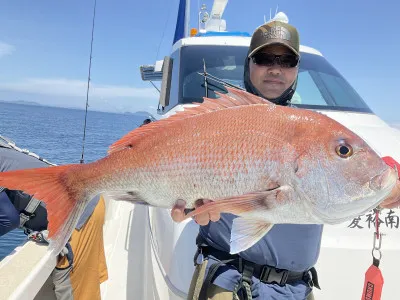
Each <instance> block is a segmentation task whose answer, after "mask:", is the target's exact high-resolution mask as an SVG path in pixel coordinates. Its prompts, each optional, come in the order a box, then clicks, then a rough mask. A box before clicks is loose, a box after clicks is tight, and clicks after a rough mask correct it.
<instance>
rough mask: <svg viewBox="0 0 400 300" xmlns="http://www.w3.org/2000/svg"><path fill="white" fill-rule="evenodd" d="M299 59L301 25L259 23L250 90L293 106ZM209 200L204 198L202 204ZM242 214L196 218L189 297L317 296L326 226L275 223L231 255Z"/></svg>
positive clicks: (179, 214) (177, 214)
mask: <svg viewBox="0 0 400 300" xmlns="http://www.w3.org/2000/svg"><path fill="white" fill-rule="evenodd" d="M299 59H300V53H299V35H298V32H297V30H296V28H294V27H293V26H291V25H289V24H286V23H281V22H278V21H275V22H270V23H268V24H264V25H262V26H260V27H258V28H257V29H256V30H255V32H254V33H253V36H252V40H251V45H250V49H249V52H248V57H246V61H245V71H244V83H245V87H246V90H247V91H248V92H250V93H252V94H254V95H257V96H260V97H262V98H265V99H266V100H268V101H271V102H273V103H275V104H277V105H282V106H290V100H291V98H292V96H293V94H294V92H295V89H296V84H297V77H298V70H299ZM265 122H268V115H266V118H265ZM282 134H284V128H282ZM345 147H346V145H345V144H344V146H343V149H341V150H340V151H343V155H344V156H346V155H348V152H349V151H350V150H348V149H346V148H345ZM271 188H273V186H271ZM209 202H211V200H202V201H199V202H198V206H201V205H203V204H206V203H209ZM184 208H185V201H183V200H179V201H177V203H176V205H175V207H174V208H173V210H172V212H171V215H172V218H173V219H174V220H175V221H177V222H179V221H181V220H183V218H184V217H185V213H184ZM236 217H237V216H235V215H233V214H221V213H220V212H219V210H218V209H216V210H210V211H208V212H205V213H202V214H198V215H196V216H195V217H194V219H195V221H196V222H197V223H198V224H199V225H202V226H200V230H199V235H198V237H197V245H198V252H197V253H196V255H195V262H196V269H195V272H194V275H193V278H192V283H191V286H190V290H189V297H188V299H232V297H233V295H234V294H235V295H246V296H247V298H246V299H251V298H253V299H293V300H300V299H314V297H313V292H312V288H313V286H316V287H318V288H319V286H318V278H317V276H316V275H317V273H316V271H315V269H314V268H313V266H314V265H315V264H316V262H317V259H318V256H319V250H320V243H321V235H322V229H323V227H322V225H321V224H278V225H274V227H273V228H272V229H271V230H270V231H268V234H266V235H264V236H263V237H262V238H261V239H260V240H259V241H258V242H257V243H255V244H254V245H253V246H252V247H250V248H248V249H247V250H245V251H242V252H240V254H239V255H237V254H236V255H230V254H229V250H230V245H231V230H232V222H233V220H234V219H235V218H236ZM209 221H212V222H209ZM241 299H242V298H241Z"/></svg>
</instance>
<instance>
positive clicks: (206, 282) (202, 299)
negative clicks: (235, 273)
mask: <svg viewBox="0 0 400 300" xmlns="http://www.w3.org/2000/svg"><path fill="white" fill-rule="evenodd" d="M233 260H234V259H228V260H222V261H219V262H218V263H215V264H212V265H211V267H210V270H209V271H208V274H207V277H206V278H205V279H204V282H203V285H202V287H201V290H200V294H199V300H207V291H208V288H209V287H210V285H211V283H212V282H213V281H214V276H215V273H217V271H218V269H219V268H220V267H221V266H222V265H225V264H229V263H230V262H231V261H233Z"/></svg>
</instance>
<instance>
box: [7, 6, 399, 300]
mask: <svg viewBox="0 0 400 300" xmlns="http://www.w3.org/2000/svg"><path fill="white" fill-rule="evenodd" d="M186 2H187V1H185V0H182V1H181V3H180V7H179V9H180V13H179V15H178V21H177V31H176V34H175V38H174V44H173V47H172V51H171V54H170V57H171V58H172V59H173V60H170V59H168V58H167V59H164V61H159V62H156V63H155V64H154V65H146V66H142V67H141V72H142V78H143V80H151V81H161V93H160V109H159V118H166V117H168V116H170V115H172V114H174V113H175V112H176V111H178V110H182V109H184V107H185V106H191V105H192V104H190V103H191V101H190V99H192V98H197V99H201V97H203V96H204V93H205V90H206V89H205V87H206V84H205V82H204V77H203V76H200V75H199V76H198V77H196V76H195V75H196V74H197V73H198V72H200V73H201V71H202V70H203V62H201V63H199V66H201V68H200V69H199V68H197V66H195V65H196V62H195V60H194V59H193V57H196V56H197V57H199V55H200V54H201V55H202V57H203V56H204V57H205V59H204V66H205V67H206V70H207V72H209V73H210V74H212V75H214V76H216V77H218V78H219V79H223V80H225V81H228V82H230V83H232V84H235V85H241V83H240V81H241V76H242V74H243V61H244V55H245V53H246V50H247V48H248V46H249V43H250V36H249V35H246V34H243V33H238V32H236V33H230V32H227V31H226V22H225V21H224V20H223V19H222V13H223V10H224V9H225V6H226V3H227V1H226V0H220V1H215V2H214V6H213V10H212V11H211V13H210V14H207V13H206V11H205V8H204V7H203V8H202V11H201V12H200V14H199V30H198V34H197V35H196V36H189V30H188V18H186V16H187V15H188V6H187V5H186V4H187V3H186ZM224 3H225V4H224ZM185 5H186V6H185ZM278 15H279V17H280V18H283V19H286V18H287V17H286V16H285V15H284V14H282V13H279V14H277V16H278ZM202 21H203V22H202ZM301 52H302V56H303V58H304V59H303V60H302V63H301V66H300V68H301V70H300V73H299V83H298V89H297V93H296V95H295V97H294V98H293V102H294V103H296V104H298V105H299V106H300V107H301V106H302V105H303V106H304V108H306V109H314V110H317V111H319V112H321V113H324V114H327V115H328V116H329V117H331V118H333V119H335V120H337V121H339V122H340V123H342V124H344V125H345V126H347V127H348V128H350V129H351V130H353V131H354V132H356V133H357V134H359V135H360V136H361V137H363V138H364V139H365V140H366V141H367V142H368V143H369V144H370V145H371V146H372V147H373V148H374V149H375V150H376V151H377V152H378V153H379V154H380V155H381V156H391V157H393V158H394V159H395V160H396V161H400V151H398V150H399V149H400V131H399V130H397V129H394V128H391V127H390V126H389V125H388V124H387V123H385V122H384V121H383V120H381V119H380V118H379V117H378V116H376V115H375V114H374V113H373V112H371V111H370V110H369V109H368V107H367V106H366V105H365V103H363V101H362V99H361V98H360V97H359V96H358V95H355V94H356V93H355V92H354V91H353V90H352V88H351V86H350V85H349V84H348V83H347V82H346V81H345V79H344V78H342V77H341V75H340V74H338V73H337V72H336V70H334V69H333V67H331V66H330V65H329V63H327V62H326V59H325V58H323V56H322V54H321V53H320V52H319V51H317V50H316V49H313V48H310V47H307V46H301ZM221 53H225V54H221ZM213 57H214V58H221V59H220V62H221V61H222V63H221V64H220V65H218V63H216V62H213ZM171 62H173V64H171ZM186 66H188V68H189V66H190V67H191V68H193V70H191V71H187V70H186V69H185V67H186ZM169 67H170V69H169ZM196 68H197V69H196ZM199 70H200V71H199ZM168 71H170V72H168ZM185 72H186V73H185ZM216 74H218V75H216ZM232 74H233V75H232ZM197 75H198V74H197ZM328 75H329V76H328ZM332 76H333V77H334V79H335V82H339V83H340V88H341V89H342V90H341V91H343V94H335V89H333V88H332V89H331V90H329V91H330V92H331V93H332V95H333V96H332V97H335V96H337V97H339V96H340V95H343V96H342V97H339V98H340V100H343V102H346V101H348V103H344V104H343V103H341V104H340V105H338V104H337V103H336V104H335V103H332V102H331V101H332V99H331V98H329V95H326V94H324V93H323V91H321V90H319V89H318V85H316V84H314V83H315V81H317V80H320V83H321V82H322V83H325V86H326V87H327V88H328V89H329V88H331V87H332V82H333V81H329V80H330V78H331V77H332ZM209 80H210V81H209V82H208V83H210V82H212V83H213V84H217V83H216V81H212V79H211V77H210V79H209ZM324 80H325V81H324ZM339 83H338V84H339ZM210 86H211V84H210ZM214 88H215V89H216V90H218V88H216V87H215V86H214ZM185 93H187V97H186V98H187V99H185ZM209 93H210V94H209V96H213V90H212V89H210V91H209ZM214 96H215V95H214ZM399 217H400V210H399V209H393V210H383V211H382V212H381V214H380V220H381V221H382V223H381V225H380V231H381V232H382V233H384V234H385V235H384V236H383V238H382V248H381V251H382V259H381V263H380V268H381V271H382V274H383V276H384V280H385V282H384V286H383V292H382V298H381V299H383V300H397V299H399V296H398V295H397V293H398V289H397V287H398V270H399V269H400V259H399V257H400V228H399ZM373 232H374V215H373V214H372V212H371V214H366V215H363V216H360V218H359V219H354V220H349V221H348V222H345V223H342V224H340V225H336V226H325V227H324V232H323V238H322V242H321V251H320V256H319V259H318V263H317V265H316V268H317V271H318V274H319V281H320V284H321V290H318V289H315V296H316V299H318V300H333V299H335V300H337V299H360V298H361V295H362V289H363V285H364V275H365V272H366V270H367V269H368V268H369V266H370V265H371V263H372V254H371V251H372V248H373ZM197 233H198V225H197V224H196V223H195V222H193V221H191V220H190V221H185V222H182V223H179V224H178V223H175V222H173V221H172V219H171V217H170V210H168V209H159V208H153V207H146V206H140V205H134V204H132V203H128V202H117V201H113V200H112V199H108V198H106V222H105V225H104V247H105V253H106V259H107V266H108V272H109V279H108V280H107V281H106V282H104V283H103V284H102V285H101V290H102V299H105V300H115V299H146V300H152V299H154V300H156V299H162V300H173V299H186V295H187V292H188V288H189V285H190V280H191V278H192V274H193V270H194V264H193V255H194V253H195V251H196V245H195V238H196V236H197ZM282 238H285V237H282ZM54 266H55V258H54V257H51V256H50V255H49V254H48V252H47V249H46V247H45V246H41V245H37V244H35V243H33V242H27V243H25V244H24V245H22V246H21V247H18V248H17V249H16V250H15V251H14V252H13V253H12V254H10V255H9V256H8V257H7V258H6V259H4V260H3V261H1V262H0V291H1V292H0V300H2V299H45V300H47V299H55V297H54V293H53V292H52V288H51V284H50V280H49V275H50V273H51V271H52V269H53V268H54Z"/></svg>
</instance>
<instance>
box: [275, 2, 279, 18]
mask: <svg viewBox="0 0 400 300" xmlns="http://www.w3.org/2000/svg"><path fill="white" fill-rule="evenodd" d="M277 13H278V4H277V5H276V10H275V16H276V14H277Z"/></svg>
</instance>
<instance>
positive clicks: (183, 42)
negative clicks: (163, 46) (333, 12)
mask: <svg viewBox="0 0 400 300" xmlns="http://www.w3.org/2000/svg"><path fill="white" fill-rule="evenodd" d="M250 40H251V37H250V36H245V35H228V34H226V35H221V34H216V35H210V36H193V37H187V38H182V39H180V40H179V41H177V42H176V43H175V44H174V45H173V46H172V52H175V50H177V49H179V48H181V47H183V46H191V45H215V46H247V47H248V46H250ZM300 51H301V52H304V53H310V54H315V55H320V56H323V55H322V53H321V52H320V51H318V50H317V49H314V48H312V47H309V46H304V45H300Z"/></svg>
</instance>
